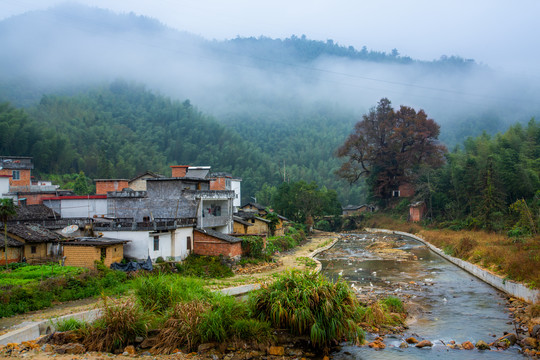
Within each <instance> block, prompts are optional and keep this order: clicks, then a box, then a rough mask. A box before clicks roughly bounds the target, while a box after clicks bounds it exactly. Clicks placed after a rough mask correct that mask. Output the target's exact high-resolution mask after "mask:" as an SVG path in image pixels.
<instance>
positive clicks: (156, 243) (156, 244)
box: [154, 236, 159, 251]
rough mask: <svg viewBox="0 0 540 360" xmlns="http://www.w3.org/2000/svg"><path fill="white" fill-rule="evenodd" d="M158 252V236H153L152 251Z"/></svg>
mask: <svg viewBox="0 0 540 360" xmlns="http://www.w3.org/2000/svg"><path fill="white" fill-rule="evenodd" d="M158 250H159V236H154V251H158Z"/></svg>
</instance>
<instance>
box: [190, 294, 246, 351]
mask: <svg viewBox="0 0 540 360" xmlns="http://www.w3.org/2000/svg"><path fill="white" fill-rule="evenodd" d="M247 316H248V307H247V305H246V304H245V303H244V302H240V301H237V300H236V299H235V298H233V297H232V296H225V295H217V294H216V297H215V299H214V300H213V302H212V307H211V309H210V310H209V311H207V312H205V313H204V314H203V316H202V317H203V320H202V321H201V324H200V325H199V333H200V335H201V339H202V341H203V342H212V341H216V342H223V341H224V340H226V339H227V338H228V337H229V335H230V334H231V326H232V324H233V323H234V322H235V321H236V320H239V319H243V318H246V317H247Z"/></svg>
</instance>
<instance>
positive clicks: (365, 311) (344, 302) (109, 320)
mask: <svg viewBox="0 0 540 360" xmlns="http://www.w3.org/2000/svg"><path fill="white" fill-rule="evenodd" d="M134 288H135V291H134V293H133V296H130V297H127V298H124V299H122V300H113V299H107V298H105V299H104V300H105V301H104V311H103V314H102V316H101V318H99V319H98V320H97V321H95V322H94V323H93V324H86V323H82V324H81V323H73V324H72V323H70V324H64V323H61V324H60V325H59V326H60V327H61V328H62V329H65V330H69V332H68V334H65V335H55V336H52V337H51V339H50V341H51V342H52V343H54V344H63V343H65V341H66V339H69V341H73V340H74V339H75V340H76V341H78V342H79V343H81V344H82V345H83V346H84V348H85V351H106V352H114V351H119V350H122V349H124V348H125V347H126V346H129V345H133V346H137V347H139V348H142V349H148V350H149V351H150V352H151V353H152V354H171V353H174V352H176V351H178V350H181V351H183V352H185V353H188V352H191V351H195V350H197V349H198V348H199V345H201V344H208V343H222V344H224V346H228V345H227V344H232V343H235V342H238V341H242V343H244V344H248V345H247V346H253V347H254V348H261V346H262V347H263V348H265V347H266V346H268V345H275V344H279V343H280V340H279V339H278V336H276V335H277V334H281V333H284V332H285V333H288V334H289V335H288V336H286V338H287V339H288V340H287V341H290V339H291V336H292V337H298V341H300V342H302V343H303V344H304V345H306V346H309V347H311V348H313V349H314V350H316V351H317V352H327V351H329V349H330V348H331V347H332V346H335V345H338V344H339V343H340V342H342V341H350V342H353V343H362V342H363V339H364V332H363V330H362V326H368V325H371V326H377V327H381V326H384V324H394V323H397V322H399V321H400V319H402V316H401V315H396V313H400V314H402V313H403V312H404V310H403V304H402V303H401V302H400V300H399V299H397V298H389V299H386V300H383V301H380V302H378V303H376V304H374V305H373V304H372V305H371V306H364V305H362V304H360V303H359V302H358V300H357V299H356V296H355V294H354V292H353V291H352V290H351V289H350V287H349V286H348V284H347V283H346V282H345V281H343V280H338V281H337V282H335V283H333V282H331V281H329V280H327V279H326V278H325V277H324V276H322V275H321V274H316V273H313V272H308V271H297V270H293V271H288V272H286V273H283V274H281V275H279V276H278V277H277V278H276V280H275V281H274V282H273V283H272V284H271V285H268V286H264V287H263V288H262V289H261V290H258V291H255V292H253V293H251V294H250V297H249V299H248V300H247V301H240V300H238V299H235V298H233V297H231V296H224V295H221V294H220V293H216V292H210V291H208V290H207V289H206V288H205V287H204V282H203V281H202V280H200V279H195V278H185V277H178V276H176V275H173V274H168V275H149V276H143V277H140V278H139V279H137V280H136V281H135V282H134ZM368 323H369V324H368ZM306 337H307V339H309V341H307V342H306V340H305V339H306ZM302 339H304V340H302Z"/></svg>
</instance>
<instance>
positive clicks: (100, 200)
mask: <svg viewBox="0 0 540 360" xmlns="http://www.w3.org/2000/svg"><path fill="white" fill-rule="evenodd" d="M43 204H44V205H45V206H47V207H49V208H51V209H53V210H54V211H56V212H57V213H58V214H60V216H61V217H62V218H63V219H74V218H94V217H103V216H105V215H107V195H73V196H54V197H50V198H45V199H43Z"/></svg>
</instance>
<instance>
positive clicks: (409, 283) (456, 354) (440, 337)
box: [319, 234, 521, 359]
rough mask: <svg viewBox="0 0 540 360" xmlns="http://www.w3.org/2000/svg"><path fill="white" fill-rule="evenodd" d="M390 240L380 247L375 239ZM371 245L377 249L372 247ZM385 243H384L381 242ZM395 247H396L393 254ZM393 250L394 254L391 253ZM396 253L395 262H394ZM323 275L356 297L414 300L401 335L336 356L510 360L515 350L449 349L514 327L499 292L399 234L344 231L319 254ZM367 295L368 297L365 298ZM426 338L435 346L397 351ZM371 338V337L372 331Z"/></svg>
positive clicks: (509, 330) (345, 351)
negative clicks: (406, 343) (411, 339)
mask: <svg viewBox="0 0 540 360" xmlns="http://www.w3.org/2000/svg"><path fill="white" fill-rule="evenodd" d="M383 237H384V242H386V243H391V244H392V245H393V247H392V248H391V249H386V248H384V249H380V243H378V241H379V240H383ZM373 247H375V249H374V248H373ZM383 247H384V246H383ZM393 249H398V250H399V251H398V252H395V251H394V250H393ZM394 252H395V253H394ZM394 255H396V256H397V260H396V256H394ZM319 260H320V261H321V263H322V264H323V273H324V274H325V275H326V276H328V277H329V278H331V279H333V280H335V279H337V278H338V276H340V275H339V274H342V275H341V276H343V278H344V279H345V280H347V281H348V282H349V283H351V286H352V287H353V288H354V289H357V290H358V292H359V294H360V298H362V297H363V298H369V297H370V296H371V294H374V293H375V294H376V293H379V294H383V293H384V294H395V295H398V296H400V297H402V298H405V299H408V301H410V302H412V303H415V304H417V309H421V311H414V308H415V307H414V306H413V307H412V313H411V319H412V322H410V323H409V324H408V325H409V329H408V330H406V333H405V334H404V336H402V335H392V336H387V337H386V338H385V344H386V346H387V348H386V349H384V350H373V349H370V348H367V347H354V346H345V347H344V348H343V349H342V351H340V352H339V353H336V354H333V356H334V358H336V359H433V358H437V359H438V358H441V359H479V358H481V359H513V358H516V357H521V355H520V354H519V353H518V348H517V347H514V348H512V349H509V350H506V351H478V350H471V351H467V350H452V349H450V350H449V349H447V347H446V346H445V344H447V343H448V342H450V341H451V340H454V341H456V342H457V343H462V342H464V341H471V342H473V343H476V341H478V340H484V341H486V342H487V343H490V342H492V341H493V340H494V339H495V338H496V337H499V336H502V335H503V333H504V332H513V331H514V328H513V325H512V323H511V319H510V317H509V313H508V312H507V310H506V307H505V305H506V303H505V300H504V297H503V295H502V294H501V293H500V292H499V291H498V290H496V289H494V288H492V287H491V286H489V285H487V284H485V283H483V282H481V281H480V280H478V279H477V278H475V277H473V276H472V275H470V274H468V273H467V272H465V271H463V270H461V269H460V268H458V267H456V266H455V265H453V264H451V263H449V262H448V261H446V260H445V259H443V258H441V257H440V256H438V255H437V254H435V253H433V252H431V251H430V250H429V249H427V247H426V246H424V245H423V244H422V243H420V242H418V241H416V240H414V239H411V238H401V237H399V236H397V235H384V236H383V235H373V234H355V235H348V236H347V237H346V238H345V239H344V240H343V241H340V242H338V243H337V244H336V245H335V246H334V247H333V248H332V249H331V250H329V251H327V252H325V253H323V254H321V255H320V256H319ZM366 294H367V295H369V296H366ZM411 335H414V336H415V337H417V338H419V339H427V340H430V341H431V342H432V343H433V344H434V346H433V348H431V349H429V348H424V349H417V348H414V347H410V348H407V349H400V348H399V345H400V344H401V342H402V341H403V339H404V338H405V337H408V336H411ZM370 336H373V335H370Z"/></svg>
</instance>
